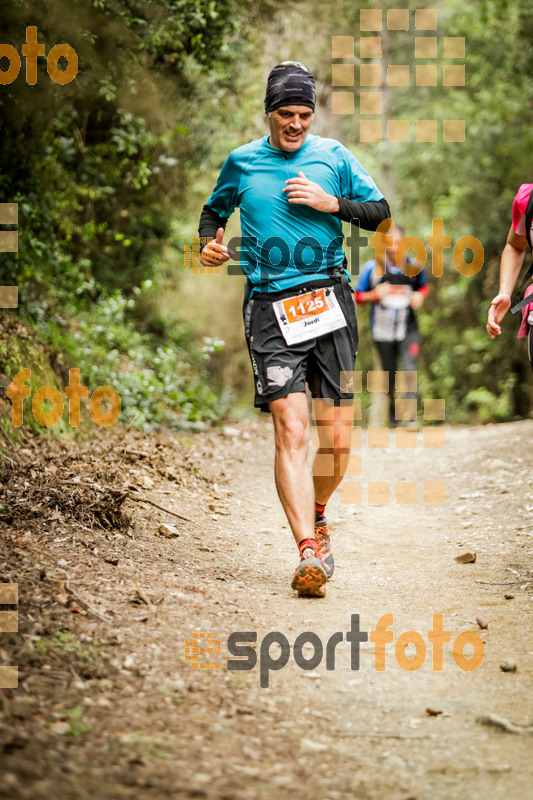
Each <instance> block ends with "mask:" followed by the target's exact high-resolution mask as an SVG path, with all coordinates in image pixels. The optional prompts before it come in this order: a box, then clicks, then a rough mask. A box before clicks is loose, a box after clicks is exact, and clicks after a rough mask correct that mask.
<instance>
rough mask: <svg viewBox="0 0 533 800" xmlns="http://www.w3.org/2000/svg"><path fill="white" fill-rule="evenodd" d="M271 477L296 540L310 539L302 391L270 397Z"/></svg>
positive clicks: (309, 489) (310, 501) (310, 500)
mask: <svg viewBox="0 0 533 800" xmlns="http://www.w3.org/2000/svg"><path fill="white" fill-rule="evenodd" d="M269 407H270V411H271V412H272V419H273V422H274V433H275V440H276V460H275V467H274V472H275V477H276V488H277V490H278V495H279V499H280V501H281V505H282V506H283V509H284V511H285V514H286V515H287V519H288V520H289V525H290V526H291V530H292V533H293V535H294V538H295V539H296V542H301V541H303V540H304V539H314V538H315V534H314V530H315V528H314V512H313V497H314V490H313V479H312V477H311V473H310V472H309V467H308V466H307V451H308V446H309V411H308V407H307V397H306V395H305V392H293V393H292V394H289V395H287V397H281V398H280V399H279V400H273V401H272V402H271V403H270V406H269Z"/></svg>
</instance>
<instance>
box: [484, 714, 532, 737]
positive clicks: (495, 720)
mask: <svg viewBox="0 0 533 800" xmlns="http://www.w3.org/2000/svg"><path fill="white" fill-rule="evenodd" d="M476 722H479V723H480V725H492V727H494V728H499V729H500V730H502V731H505V732H506V733H533V723H529V724H528V723H523V722H517V723H514V722H510V721H509V720H508V719H506V718H505V717H500V716H499V715H498V714H485V715H483V716H481V717H477V719H476Z"/></svg>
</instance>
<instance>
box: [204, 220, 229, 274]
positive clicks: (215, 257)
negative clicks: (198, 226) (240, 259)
mask: <svg viewBox="0 0 533 800" xmlns="http://www.w3.org/2000/svg"><path fill="white" fill-rule="evenodd" d="M223 238H224V228H219V229H218V231H217V235H216V237H215V240H214V241H213V242H208V243H207V244H206V245H205V247H203V248H202V252H201V253H200V263H201V264H203V265H204V267H219V266H220V265H221V264H224V263H225V262H226V261H229V259H230V258H231V253H230V251H229V250H228V248H227V247H226V246H225V245H223V244H222V239H223Z"/></svg>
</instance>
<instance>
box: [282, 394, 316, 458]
mask: <svg viewBox="0 0 533 800" xmlns="http://www.w3.org/2000/svg"><path fill="white" fill-rule="evenodd" d="M274 423H275V432H276V449H278V450H284V451H291V450H292V451H295V450H301V449H302V448H306V447H307V444H308V440H309V419H308V417H307V413H306V414H304V413H303V412H302V409H301V408H294V407H293V406H292V405H290V404H289V403H287V404H285V405H284V407H282V408H281V409H277V413H275V416H274Z"/></svg>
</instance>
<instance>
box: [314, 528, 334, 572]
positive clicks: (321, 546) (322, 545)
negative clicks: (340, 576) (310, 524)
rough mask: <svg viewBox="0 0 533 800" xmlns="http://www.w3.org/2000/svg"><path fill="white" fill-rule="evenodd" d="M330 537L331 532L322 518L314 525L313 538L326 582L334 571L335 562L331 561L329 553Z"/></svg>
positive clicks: (331, 555) (330, 553)
mask: <svg viewBox="0 0 533 800" xmlns="http://www.w3.org/2000/svg"><path fill="white" fill-rule="evenodd" d="M330 535H331V530H330V529H329V528H328V525H327V520H326V518H325V517H322V518H321V519H320V520H319V521H318V523H317V524H316V525H315V536H316V540H317V542H318V550H319V553H320V557H321V558H322V560H323V562H324V567H325V570H326V576H327V579H328V581H329V579H330V578H331V576H332V575H333V570H334V569H335V561H334V560H333V553H332V552H331V545H330Z"/></svg>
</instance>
